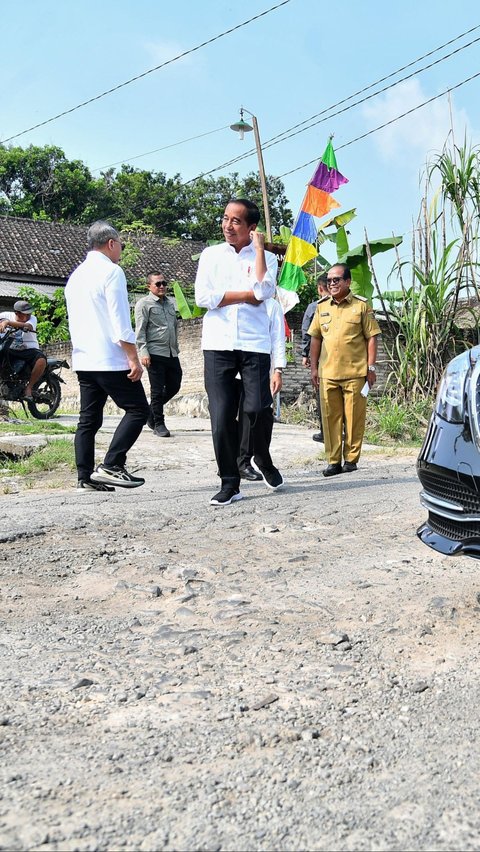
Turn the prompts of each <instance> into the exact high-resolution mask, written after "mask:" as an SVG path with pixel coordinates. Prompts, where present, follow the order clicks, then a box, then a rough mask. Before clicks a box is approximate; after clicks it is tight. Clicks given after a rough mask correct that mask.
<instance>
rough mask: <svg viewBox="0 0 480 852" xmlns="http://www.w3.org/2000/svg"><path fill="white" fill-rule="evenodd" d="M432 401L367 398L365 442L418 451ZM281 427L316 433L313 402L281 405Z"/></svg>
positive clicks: (383, 397)
mask: <svg viewBox="0 0 480 852" xmlns="http://www.w3.org/2000/svg"><path fill="white" fill-rule="evenodd" d="M432 407H433V400H432V399H422V400H417V401H416V402H415V403H413V404H412V405H410V404H408V405H407V404H406V403H404V402H401V401H398V400H396V399H393V398H392V397H390V396H387V395H385V396H381V397H378V398H375V397H370V398H369V400H368V405H367V422H366V428H365V442H366V443H367V444H374V445H375V446H378V447H398V449H401V448H402V447H420V446H421V444H422V441H423V437H424V435H425V432H426V429H427V426H428V421H429V418H430V414H431V412H432ZM280 421H281V422H282V423H290V424H293V425H297V426H308V427H309V428H310V429H314V430H315V431H318V416H317V413H316V411H315V403H314V401H313V399H312V400H311V401H309V402H307V403H302V402H300V403H294V404H293V405H282V408H281V413H280Z"/></svg>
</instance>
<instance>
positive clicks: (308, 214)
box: [277, 138, 348, 314]
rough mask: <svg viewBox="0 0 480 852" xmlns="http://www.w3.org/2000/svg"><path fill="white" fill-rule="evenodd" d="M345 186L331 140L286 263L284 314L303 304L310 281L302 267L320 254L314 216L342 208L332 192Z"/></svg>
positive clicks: (280, 293) (280, 285) (309, 187)
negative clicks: (300, 292)
mask: <svg viewBox="0 0 480 852" xmlns="http://www.w3.org/2000/svg"><path fill="white" fill-rule="evenodd" d="M344 183H348V179H347V178H346V177H344V176H343V175H342V174H340V172H339V171H338V168H337V160H336V157H335V152H334V150H333V146H332V140H331V138H330V139H329V140H328V144H327V147H326V148H325V151H324V152H323V156H322V159H321V160H320V162H319V164H318V166H317V168H316V169H315V172H314V174H313V177H312V179H311V180H310V181H309V183H308V185H307V191H306V193H305V197H304V199H303V202H302V206H301V208H300V211H299V214H298V216H297V219H296V221H295V225H294V227H293V230H292V236H291V238H290V240H289V243H288V246H287V253H286V255H285V259H284V261H283V264H282V269H281V272H280V278H279V281H278V287H277V295H278V299H279V302H280V304H281V305H282V308H283V313H284V314H286V313H287V311H289V310H290V309H291V308H293V306H294V305H296V304H297V302H298V301H299V298H298V295H297V290H298V288H299V287H300V286H301V285H302V284H304V283H305V281H306V280H307V279H306V276H305V273H304V271H303V269H302V266H304V265H305V264H306V263H308V261H309V260H312V259H313V258H314V257H316V256H317V254H318V252H317V249H316V247H315V242H316V239H317V226H316V224H315V218H314V217H317V218H319V219H320V218H322V217H323V216H325V215H326V214H327V213H330V211H331V210H334V209H335V208H337V207H340V204H339V203H338V201H336V199H335V198H332V195H331V193H332V192H335V191H336V190H337V189H338V188H339V187H340V186H341V185H342V184H344Z"/></svg>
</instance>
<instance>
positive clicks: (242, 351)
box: [195, 198, 283, 506]
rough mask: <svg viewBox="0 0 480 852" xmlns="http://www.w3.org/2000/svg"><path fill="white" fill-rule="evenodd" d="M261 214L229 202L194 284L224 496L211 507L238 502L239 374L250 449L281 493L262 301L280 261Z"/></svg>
mask: <svg viewBox="0 0 480 852" xmlns="http://www.w3.org/2000/svg"><path fill="white" fill-rule="evenodd" d="M259 220H260V211H259V209H258V207H257V205H256V204H253V202H251V201H247V200H246V199H243V198H239V199H232V200H231V201H230V202H229V203H228V204H227V206H226V208H225V213H224V215H223V220H222V230H223V235H224V237H225V243H222V244H221V245H216V246H209V247H208V248H206V249H204V250H203V252H202V254H201V256H200V261H199V265H198V271H197V277H196V281H195V301H196V303H197V305H199V306H200V307H203V308H207V313H206V314H205V316H204V318H203V331H202V349H203V350H204V359H205V389H206V391H207V394H208V402H209V408H210V420H211V424H212V439H213V446H214V450H215V457H216V460H217V465H218V471H219V474H220V477H221V480H222V488H221V490H220V491H219V492H218V494H215V496H214V497H212V499H211V500H210V504H211V505H212V506H228V505H229V504H230V503H233V502H235V501H236V500H241V498H242V495H241V493H240V488H239V486H240V474H239V470H238V463H237V457H238V454H239V447H238V430H237V424H236V415H237V408H238V406H237V402H238V396H237V392H236V388H235V377H236V375H237V374H238V373H239V374H240V377H241V379H242V383H243V391H244V394H245V399H244V410H245V413H246V414H247V415H248V417H249V420H250V424H251V429H252V435H253V440H254V445H255V463H256V465H257V467H258V468H259V470H260V472H261V474H262V477H263V479H264V482H265V484H266V485H267V486H268V487H269V488H271V489H272V490H277V489H278V488H280V487H281V486H282V485H283V478H282V475H281V473H280V472H279V471H278V470H277V468H276V467H275V466H274V465H273V462H272V459H271V456H270V439H271V434H272V423H273V413H272V408H271V405H272V394H271V391H270V352H271V341H270V331H269V317H268V313H267V309H266V305H265V300H266V299H269V298H271V297H272V296H273V295H274V293H275V285H276V276H277V259H276V257H275V255H274V254H273V253H271V252H268V251H265V237H264V234H262V233H260V232H259V231H257V229H256V228H257V224H258V222H259Z"/></svg>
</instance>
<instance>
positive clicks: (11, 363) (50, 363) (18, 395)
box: [0, 328, 69, 420]
mask: <svg viewBox="0 0 480 852" xmlns="http://www.w3.org/2000/svg"><path fill="white" fill-rule="evenodd" d="M21 335H22V332H21V331H19V330H18V329H15V328H7V329H6V330H5V331H4V332H3V334H0V399H1V400H5V401H8V402H21V403H22V405H23V407H24V408H25V404H27V406H28V410H29V411H30V414H32V415H33V417H36V418H37V420H48V418H49V417H53V415H54V414H55V412H56V410H57V408H58V406H59V405H60V400H61V398H62V388H61V384H60V383H62V384H65V382H64V380H63V379H62V377H61V376H60V375H58V372H57V371H59V370H61V369H62V367H67V368H68V369H69V365H68V364H67V362H66V361H62V360H61V359H59V358H47V366H46V368H45V372H44V374H43V376H42V377H41V378H40V379H39V381H38V382H37V383H36V384H35V385H34V386H33V392H32V397H33V398H32V399H24V398H23V397H24V395H25V388H26V386H27V383H28V374H29V367H28V365H27V364H25V362H24V361H21V360H19V359H18V358H15V348H12V345H13V344H14V343H15V342H16V341H17V342H18V341H19V339H20V338H21Z"/></svg>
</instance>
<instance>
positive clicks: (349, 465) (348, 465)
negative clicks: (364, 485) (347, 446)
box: [342, 462, 357, 473]
mask: <svg viewBox="0 0 480 852" xmlns="http://www.w3.org/2000/svg"><path fill="white" fill-rule="evenodd" d="M354 470H357V465H356V464H355V462H345V463H344V465H343V467H342V471H343V473H353V471H354Z"/></svg>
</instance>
